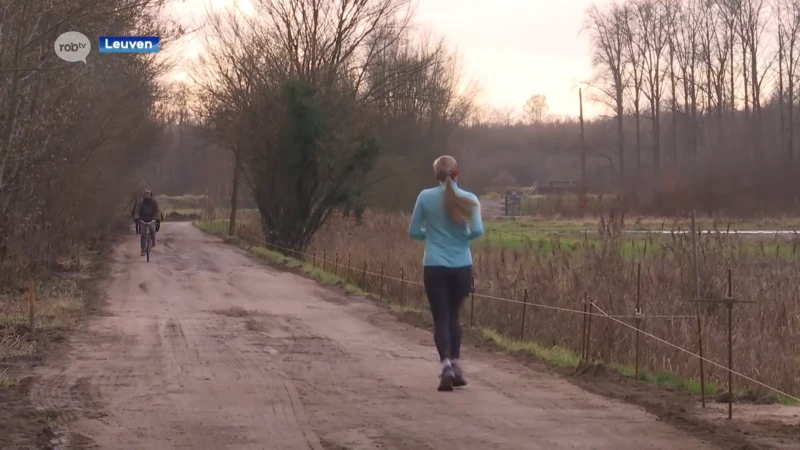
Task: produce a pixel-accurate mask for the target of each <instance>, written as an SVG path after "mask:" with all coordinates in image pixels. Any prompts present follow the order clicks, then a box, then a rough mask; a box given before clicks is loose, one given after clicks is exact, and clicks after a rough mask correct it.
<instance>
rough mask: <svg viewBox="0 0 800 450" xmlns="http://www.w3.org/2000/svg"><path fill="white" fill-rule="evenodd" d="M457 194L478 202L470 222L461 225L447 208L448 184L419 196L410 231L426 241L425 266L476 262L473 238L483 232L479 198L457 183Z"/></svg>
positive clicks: (456, 265) (465, 264) (461, 264)
mask: <svg viewBox="0 0 800 450" xmlns="http://www.w3.org/2000/svg"><path fill="white" fill-rule="evenodd" d="M454 187H455V189H456V194H458V195H461V196H466V197H470V198H472V199H473V200H475V203H476V205H477V207H476V208H474V209H473V212H472V217H471V218H470V221H469V223H467V224H463V225H462V224H459V223H458V222H455V221H454V220H452V219H450V217H449V216H448V215H447V211H445V209H444V185H440V186H439V187H435V188H431V189H425V190H424V191H422V192H420V194H419V196H418V197H417V204H416V205H414V214H413V215H412V216H411V226H410V227H409V229H408V234H409V236H411V238H412V239H416V240H420V241H425V257H424V258H423V265H424V266H444V267H467V266H471V265H472V252H471V250H470V241H473V240H475V239H477V238H479V237H481V236H482V235H483V222H482V221H481V209H480V203H478V197H476V196H475V194H473V193H471V192H467V191H465V190H463V189H461V188H459V187H458V185H455V186H454Z"/></svg>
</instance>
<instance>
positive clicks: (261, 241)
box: [212, 222, 800, 402]
mask: <svg viewBox="0 0 800 450" xmlns="http://www.w3.org/2000/svg"><path fill="white" fill-rule="evenodd" d="M223 223H224V222H223ZM212 226H213V225H212ZM214 228H216V227H214ZM221 231H222V232H223V233H226V234H227V233H228V230H227V229H225V227H222V230H221ZM234 237H240V238H242V239H244V240H245V242H247V239H248V237H247V236H242V235H239V233H237V230H236V229H235V230H234ZM251 238H254V239H255V240H256V242H257V243H258V244H259V245H261V246H263V247H265V248H273V249H276V250H282V251H284V252H288V253H290V254H292V255H301V256H303V257H305V258H306V259H308V258H313V259H314V260H315V265H316V261H319V262H320V263H322V264H325V265H328V264H330V265H332V266H334V267H337V268H338V267H339V266H341V267H347V268H348V270H349V271H351V272H355V273H359V274H363V275H372V276H376V277H383V278H384V279H386V280H393V281H397V282H400V283H407V284H410V285H414V286H419V287H423V286H424V284H423V283H420V282H417V281H413V280H409V279H404V278H397V277H393V276H390V275H387V274H385V273H376V272H372V271H369V270H364V269H358V268H356V267H354V266H352V265H351V266H346V265H344V264H341V263H339V262H337V261H330V260H328V259H325V258H322V257H318V256H317V255H316V254H311V253H305V252H299V251H297V250H293V249H290V248H286V247H281V246H279V245H275V244H272V243H269V242H267V241H266V240H265V239H263V238H259V237H257V236H251ZM247 243H248V244H250V245H253V244H252V243H251V242H247ZM295 257H296V256H295ZM472 295H474V296H475V297H476V298H483V299H487V300H495V301H501V302H506V303H513V304H519V305H527V306H531V307H535V308H542V309H549V310H553V311H559V312H566V313H572V314H582V315H584V316H596V317H603V318H606V319H609V320H612V321H614V322H616V323H619V324H620V325H622V326H625V327H627V328H630V329H631V330H634V331H637V332H639V333H641V334H643V335H644V336H646V337H649V338H651V339H653V340H655V341H657V342H660V343H662V344H664V345H667V346H669V347H672V348H674V349H676V350H679V351H681V352H683V353H685V354H687V355H689V356H692V357H694V358H697V359H698V360H703V361H705V362H707V363H709V364H711V365H713V366H715V367H717V368H720V369H723V370H725V371H726V372H727V371H730V372H731V373H733V374H734V375H736V376H738V377H740V378H742V379H744V380H747V381H749V382H751V383H754V384H756V385H758V386H761V387H764V388H766V389H769V390H770V391H772V392H775V393H777V394H779V395H783V396H785V397H786V398H789V399H791V400H793V401H796V402H800V398H797V397H794V396H792V395H790V394H787V393H786V392H783V391H781V390H780V389H777V388H774V387H772V386H769V385H767V384H764V383H762V382H760V381H758V380H755V379H753V378H751V377H749V376H747V375H745V374H743V373H741V372H737V371H735V370H731V369H729V368H728V367H725V366H724V365H722V364H719V363H717V362H715V361H712V360H710V359H708V358H705V357H701V356H700V355H698V354H697V353H694V352H692V351H691V350H688V349H685V348H683V347H681V346H679V345H677V344H673V343H672V342H669V341H667V340H665V339H663V338H660V337H658V336H656V335H654V334H651V333H648V332H646V331H644V330H642V329H640V328H638V327H636V326H635V325H631V324H629V323H627V322H625V321H623V320H621V319H667V320H674V319H696V318H697V316H689V315H676V316H670V315H652V316H647V315H641V314H640V315H611V314H608V313H606V312H605V311H604V310H603V309H601V308H600V307H599V306H597V304H596V303H595V302H594V301H592V300H591V299H590V300H589V302H588V303H589V305H590V306H591V307H592V308H595V309H596V310H597V311H599V312H596V313H595V312H590V311H581V310H577V309H569V308H562V307H558V306H552V305H545V304H541V303H532V302H524V301H520V300H514V299H510V298H503V297H497V296H492V295H487V294H478V293H473V294H472Z"/></svg>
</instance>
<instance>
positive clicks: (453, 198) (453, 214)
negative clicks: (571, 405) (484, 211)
mask: <svg viewBox="0 0 800 450" xmlns="http://www.w3.org/2000/svg"><path fill="white" fill-rule="evenodd" d="M476 206H477V205H475V202H474V201H472V199H471V198H469V197H463V196H460V195H458V194H457V193H456V188H455V182H454V181H453V179H452V178H451V177H450V176H448V177H447V179H446V180H445V182H444V209H445V211H447V214H449V215H450V218H451V219H453V220H454V221H456V222H458V223H461V224H466V223H467V222H468V221H469V218H470V217H471V216H472V209H473V208H475V207H476Z"/></svg>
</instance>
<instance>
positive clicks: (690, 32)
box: [675, 0, 703, 158]
mask: <svg viewBox="0 0 800 450" xmlns="http://www.w3.org/2000/svg"><path fill="white" fill-rule="evenodd" d="M701 1H702V0H690V1H689V2H688V3H687V4H686V5H685V6H684V7H683V8H681V9H680V10H679V12H678V24H679V25H678V30H677V36H676V37H675V39H676V40H677V44H676V59H677V62H678V68H679V70H680V73H681V77H680V78H681V81H682V85H683V97H684V100H683V109H684V114H685V122H686V126H685V128H686V132H687V144H688V145H687V147H688V148H689V152H690V155H691V156H692V158H696V157H697V140H698V139H697V138H698V126H699V124H698V117H697V97H698V87H697V78H698V71H697V67H698V64H699V62H700V59H701V54H700V30H701V26H702V20H701V18H702V14H703V12H702V9H701V8H702V4H701V3H700V2H701Z"/></svg>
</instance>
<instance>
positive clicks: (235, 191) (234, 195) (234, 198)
mask: <svg viewBox="0 0 800 450" xmlns="http://www.w3.org/2000/svg"><path fill="white" fill-rule="evenodd" d="M234 157H235V158H236V162H235V163H234V165H233V186H232V187H231V220H230V225H229V226H228V235H229V236H234V235H235V234H236V209H237V207H238V204H239V177H240V176H241V173H242V166H241V162H240V161H239V156H238V155H237V154H236V153H234Z"/></svg>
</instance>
